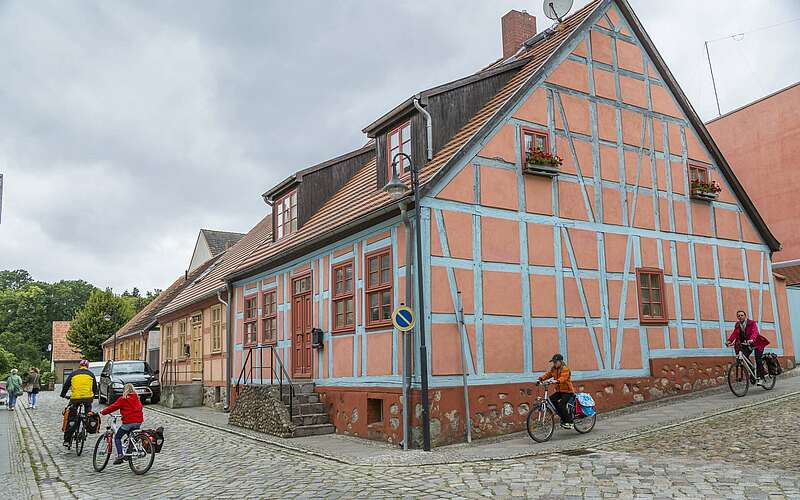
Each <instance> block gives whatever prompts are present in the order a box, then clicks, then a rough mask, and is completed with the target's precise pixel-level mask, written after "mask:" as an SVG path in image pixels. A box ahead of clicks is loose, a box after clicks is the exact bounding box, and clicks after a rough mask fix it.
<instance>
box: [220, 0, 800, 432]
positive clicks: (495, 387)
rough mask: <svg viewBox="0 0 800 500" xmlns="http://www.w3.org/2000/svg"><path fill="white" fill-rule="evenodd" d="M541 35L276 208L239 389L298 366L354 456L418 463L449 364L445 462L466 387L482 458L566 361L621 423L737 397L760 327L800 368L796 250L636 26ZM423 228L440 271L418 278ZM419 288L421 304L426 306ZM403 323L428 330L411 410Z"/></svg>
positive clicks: (322, 172) (613, 0)
mask: <svg viewBox="0 0 800 500" xmlns="http://www.w3.org/2000/svg"><path fill="white" fill-rule="evenodd" d="M531 19H532V16H529V15H523V13H515V12H514V11H512V13H510V14H509V16H507V18H504V23H503V28H504V37H505V40H504V55H503V57H502V58H501V59H500V60H498V61H496V62H494V63H492V64H491V65H489V66H488V67H486V68H485V69H483V70H481V71H479V72H478V73H476V74H474V75H470V76H468V77H466V78H463V79H460V80H457V81H455V82H451V83H448V84H445V85H442V86H439V87H436V88H433V89H428V90H425V91H422V92H419V93H416V94H414V95H412V96H411V97H410V98H409V99H408V100H406V101H405V102H403V103H401V104H400V105H398V106H396V107H395V108H393V109H392V110H391V111H390V112H388V113H387V114H385V115H384V116H382V117H380V118H379V119H378V120H376V121H375V122H373V123H372V124H370V125H369V126H367V127H366V128H365V130H364V132H365V133H366V134H367V136H368V137H369V138H370V139H371V141H370V142H369V143H368V144H367V145H366V146H365V147H363V148H361V149H359V150H356V151H354V152H352V153H349V154H347V155H344V156H342V157H340V158H337V159H334V160H331V161H329V162H326V163H324V164H321V165H318V166H316V167H312V168H310V169H306V170H304V171H301V172H300V173H298V174H297V175H295V176H292V177H290V178H289V179H287V180H286V181H284V182H283V183H281V184H280V185H278V186H276V187H275V188H273V189H271V190H270V191H268V192H267V193H266V194H265V199H266V200H267V201H268V202H269V203H270V204H271V205H272V207H273V216H272V217H273V224H274V231H273V232H272V238H271V240H270V241H265V242H264V243H263V244H261V245H259V246H257V247H256V248H255V250H254V251H253V252H252V253H250V254H249V255H248V256H247V257H246V258H244V259H243V260H242V261H241V262H240V263H239V265H238V266H237V268H236V270H234V271H233V272H231V273H230V274H229V275H228V276H227V280H228V282H229V284H230V286H231V287H232V290H233V296H232V300H231V307H232V310H231V312H230V314H231V320H230V321H231V323H230V324H231V325H232V326H233V330H232V332H231V335H232V337H231V350H230V356H231V364H232V370H231V373H232V378H231V379H230V380H229V383H231V384H237V383H238V384H257V383H269V381H268V380H266V379H265V378H264V377H265V375H261V374H259V373H258V370H255V372H254V371H253V370H252V366H257V367H263V366H265V365H267V364H274V363H275V361H274V360H273V358H272V357H274V356H277V357H278V359H279V360H280V362H281V365H282V366H284V367H286V368H287V371H288V372H289V373H288V375H289V376H290V377H291V378H292V379H293V380H294V381H297V380H304V381H308V382H313V383H314V384H315V390H316V391H317V392H319V393H320V394H321V395H322V400H323V402H324V403H325V405H326V408H327V411H328V413H329V416H330V418H331V422H332V423H333V424H334V425H335V427H336V429H337V432H341V433H347V434H352V435H357V436H362V437H368V438H374V439H383V440H388V441H390V442H395V443H397V442H399V441H400V440H402V439H403V425H402V418H403V414H404V412H405V413H406V414H408V415H409V418H410V420H411V436H412V437H411V438H410V439H412V440H413V441H418V440H419V437H420V435H421V432H420V425H421V424H420V421H419V418H418V417H419V414H420V407H419V405H420V397H419V396H420V393H419V383H420V376H421V371H420V366H421V365H422V363H425V364H426V366H427V369H428V370H427V371H428V373H429V377H430V378H429V384H430V392H429V396H430V402H431V408H430V418H431V433H432V436H433V441H434V444H444V443H449V442H455V441H459V440H461V439H462V438H463V433H464V423H465V418H464V407H465V405H464V397H463V393H464V387H463V385H464V378H463V377H462V373H463V372H466V373H467V374H468V376H467V377H466V383H467V384H468V398H469V401H470V407H471V409H470V419H471V422H472V425H473V435H474V436H478V437H481V436H489V435H494V434H500V433H505V432H511V431H516V430H520V429H522V428H524V422H525V418H526V414H527V412H528V410H529V408H530V406H529V405H530V403H531V400H532V393H531V388H532V384H531V382H532V381H533V380H534V378H535V377H536V376H537V375H539V374H541V373H542V372H543V370H545V369H546V368H547V365H548V363H547V360H549V359H550V357H551V356H552V355H553V354H554V353H556V352H560V353H563V354H564V356H565V357H566V359H567V363H568V365H569V366H570V367H571V369H572V373H573V377H574V379H575V382H576V385H577V386H578V388H579V389H580V390H582V391H586V392H590V393H592V394H593V396H594V397H595V399H596V400H597V401H598V404H599V405H600V407H601V409H609V408H614V407H619V406H622V405H626V404H632V403H636V402H640V401H644V400H650V399H655V398H659V397H662V396H664V395H668V394H674V393H680V392H686V391H692V390H697V389H699V388H703V387H707V386H709V385H716V384H719V383H721V382H722V381H723V380H724V379H723V377H724V375H725V373H724V369H725V368H726V365H727V363H728V362H729V360H730V357H731V352H730V351H729V350H728V349H726V348H724V339H725V335H726V332H727V331H729V330H730V329H731V328H732V327H733V323H734V321H735V313H736V311H737V310H739V309H743V310H745V311H747V312H748V313H749V315H750V316H751V317H752V318H754V319H756V320H758V321H759V323H760V327H761V330H762V333H763V334H764V335H765V336H766V337H767V338H769V339H770V342H771V344H770V349H772V350H774V352H776V353H778V355H780V356H785V357H786V358H791V359H789V361H790V362H791V361H793V358H792V354H791V353H792V350H791V348H790V347H791V334H790V331H789V325H788V322H787V320H786V299H785V288H784V284H783V282H782V281H781V280H780V279H779V278H776V277H775V276H774V275H773V274H772V273H771V267H770V263H771V261H772V254H773V252H775V251H778V250H779V248H780V245H779V243H778V241H777V240H776V239H775V237H774V236H773V235H772V234H771V233H770V231H769V229H768V228H767V226H766V224H765V223H764V221H763V220H762V218H761V217H760V216H759V214H758V212H757V211H756V209H755V207H754V206H753V203H752V201H751V200H750V198H749V197H748V195H747V193H746V192H745V191H744V190H743V189H742V187H741V185H740V183H739V182H738V181H737V179H736V177H735V176H734V174H733V172H732V170H731V168H730V167H729V165H728V164H727V162H726V161H725V159H724V157H723V156H722V155H721V154H720V151H719V149H718V148H717V146H716V145H715V143H714V141H713V140H712V138H711V136H710V135H709V133H708V132H707V130H706V129H705V127H704V125H703V123H702V121H701V120H700V119H699V118H698V116H697V114H696V113H695V111H694V109H693V108H692V106H691V104H690V103H689V102H688V100H687V98H686V96H685V95H684V94H683V92H682V91H681V89H680V87H679V86H678V84H677V82H676V80H675V78H674V76H673V75H672V74H671V73H670V71H669V68H667V66H666V64H665V63H664V61H663V60H662V58H661V57H660V56H659V54H658V52H657V50H656V48H655V47H654V45H653V43H652V41H651V40H650V38H649V37H648V35H647V33H646V32H645V30H644V28H643V27H642V25H641V23H640V21H639V20H638V18H637V17H636V15H635V14H634V12H633V11H632V9H631V7H630V6H629V5H628V3H627V2H626V1H625V0H596V1H593V2H591V3H590V4H588V5H587V6H586V7H584V8H582V9H580V10H578V11H576V12H575V13H573V14H572V15H571V16H569V17H567V18H565V19H564V20H563V21H562V22H561V23H559V24H558V25H556V26H554V27H552V28H548V29H545V30H543V31H541V32H539V33H536V32H535V21H533V23H531ZM520 23H521V24H520ZM520 33H523V34H525V36H523V37H520V36H519V34H520ZM537 150H538V151H537ZM398 152H404V153H406V154H408V155H409V157H410V158H411V162H410V164H409V162H408V161H400V162H399V164H398V165H397V166H398V169H399V173H400V178H401V179H402V180H404V181H405V182H408V177H409V174H408V170H409V168H410V166H411V165H414V166H415V167H416V168H418V169H419V171H420V179H421V184H422V187H421V190H422V191H421V199H420V203H419V206H414V203H413V198H412V197H411V196H410V195H409V196H406V197H404V198H403V199H400V200H393V199H392V198H390V196H389V195H388V194H387V193H386V192H385V191H384V189H383V188H384V186H385V185H386V184H387V182H388V181H389V179H390V178H391V175H392V165H391V160H392V159H393V158H395V157H396V154H397V153H398ZM541 153H549V154H551V155H555V156H558V157H560V158H561V164H560V165H559V164H558V161H557V160H552V159H545V160H542V157H543V155H542V154H541ZM716 186H718V187H719V190H717V188H716ZM417 214H419V218H420V220H421V225H420V229H421V231H422V245H421V250H422V262H414V260H413V259H412V260H409V258H408V257H407V255H413V253H412V252H409V251H408V245H409V244H410V243H411V238H410V233H409V232H408V228H409V227H410V224H411V222H406V220H409V221H413V220H414V218H415V217H416V215H417ZM412 234H413V233H412ZM413 269H418V270H419V272H415V271H413ZM409 278H410V279H412V280H413V281H414V282H415V283H416V280H417V279H420V280H422V285H423V286H422V290H423V293H422V295H421V296H410V297H409V298H406V297H407V292H406V290H407V286H406V285H407V283H406V280H407V279H409ZM414 289H416V286H415V287H414ZM400 303H406V304H412V305H413V304H417V307H415V309H417V310H421V311H423V314H424V316H423V318H422V319H423V320H424V321H423V323H424V330H423V331H422V332H418V331H417V332H415V333H414V348H413V351H412V353H413V356H412V357H413V366H414V369H413V370H414V371H413V390H412V396H411V403H410V404H411V406H410V407H409V408H407V409H406V408H404V407H403V399H402V398H401V392H402V381H403V377H402V375H403V371H404V370H403V366H404V363H403V359H404V358H403V336H402V335H401V334H400V332H398V331H397V330H396V329H395V328H394V327H393V325H392V322H391V321H390V314H391V311H392V310H393V309H394V308H395V307H396V306H398V305H399V304H400ZM422 335H424V339H425V344H426V345H427V347H428V349H427V356H426V357H427V359H420V349H419V346H420V340H421V338H422V337H421V336H422ZM462 349H463V350H464V352H466V353H467V355H466V356H465V360H464V363H463V364H462V361H461V352H462ZM248 363H249V366H250V367H251V369H250V370H248ZM268 372H269V370H267V372H266V373H268ZM262 373H265V372H263V371H262Z"/></svg>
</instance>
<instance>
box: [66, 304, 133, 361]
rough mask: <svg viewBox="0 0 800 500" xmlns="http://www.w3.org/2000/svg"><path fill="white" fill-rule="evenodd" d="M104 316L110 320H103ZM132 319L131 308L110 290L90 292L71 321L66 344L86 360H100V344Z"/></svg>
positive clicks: (101, 354) (101, 355) (101, 349)
mask: <svg viewBox="0 0 800 500" xmlns="http://www.w3.org/2000/svg"><path fill="white" fill-rule="evenodd" d="M106 314H108V315H109V316H110V320H108V321H106V320H105V319H104V316H105V315H106ZM132 316H133V308H132V306H131V305H130V304H129V303H128V302H127V301H126V300H125V299H123V298H122V297H118V296H116V295H114V292H112V291H111V289H106V291H100V290H94V291H93V292H92V293H91V294H90V295H89V300H87V301H86V305H85V306H84V307H83V308H82V309H81V310H79V311H78V312H77V313H76V314H75V317H74V318H73V320H72V325H70V329H69V332H68V333H67V340H68V341H69V343H70V345H72V346H73V347H75V348H76V349H78V350H80V352H81V354H83V356H84V357H86V358H88V359H102V357H103V347H102V344H103V342H104V341H105V340H106V339H108V338H109V337H110V336H111V335H113V334H114V332H115V331H117V330H118V329H119V328H120V327H121V326H122V325H124V324H125V323H127V322H128V320H129V319H130V318H131V317H132Z"/></svg>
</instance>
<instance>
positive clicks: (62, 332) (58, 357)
mask: <svg viewBox="0 0 800 500" xmlns="http://www.w3.org/2000/svg"><path fill="white" fill-rule="evenodd" d="M70 323H71V322H70V321H53V361H54V362H56V361H80V360H81V359H82V358H83V356H81V352H80V351H79V350H77V349H74V348H73V347H72V346H71V345H69V341H68V340H67V332H69V325H70Z"/></svg>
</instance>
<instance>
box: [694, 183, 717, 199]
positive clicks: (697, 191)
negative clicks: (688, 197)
mask: <svg viewBox="0 0 800 500" xmlns="http://www.w3.org/2000/svg"><path fill="white" fill-rule="evenodd" d="M720 191H722V188H721V187H720V185H719V184H718V183H717V181H711V182H705V181H702V180H693V181H692V198H694V199H696V200H705V201H714V200H716V199H717V198H719V192H720Z"/></svg>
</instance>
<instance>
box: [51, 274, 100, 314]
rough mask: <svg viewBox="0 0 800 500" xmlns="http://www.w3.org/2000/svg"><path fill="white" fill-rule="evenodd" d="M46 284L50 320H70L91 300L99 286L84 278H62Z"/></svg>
mask: <svg viewBox="0 0 800 500" xmlns="http://www.w3.org/2000/svg"><path fill="white" fill-rule="evenodd" d="M39 285H40V286H41V285H44V290H45V292H46V301H47V306H46V307H47V316H48V318H49V319H50V321H70V320H71V319H72V318H73V317H74V316H75V313H77V312H78V311H79V310H80V309H81V308H82V307H83V306H84V305H86V301H87V300H89V294H91V293H92V292H93V291H94V290H97V288H96V287H95V286H94V285H92V284H90V283H87V282H85V281H83V280H62V281H59V282H57V283H53V284H46V283H39Z"/></svg>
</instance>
